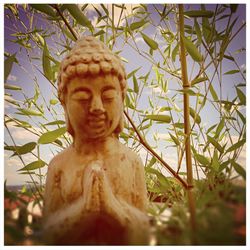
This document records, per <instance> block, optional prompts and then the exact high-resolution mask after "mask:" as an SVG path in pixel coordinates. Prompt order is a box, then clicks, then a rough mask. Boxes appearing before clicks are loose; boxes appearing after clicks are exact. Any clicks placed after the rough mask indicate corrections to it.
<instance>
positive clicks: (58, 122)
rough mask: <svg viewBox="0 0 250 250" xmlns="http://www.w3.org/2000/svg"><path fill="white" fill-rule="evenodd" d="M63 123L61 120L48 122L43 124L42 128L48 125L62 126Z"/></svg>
mask: <svg viewBox="0 0 250 250" xmlns="http://www.w3.org/2000/svg"><path fill="white" fill-rule="evenodd" d="M64 124H65V121H62V120H57V121H53V122H49V123H46V124H44V126H50V125H64Z"/></svg>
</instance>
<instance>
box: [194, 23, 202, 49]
mask: <svg viewBox="0 0 250 250" xmlns="http://www.w3.org/2000/svg"><path fill="white" fill-rule="evenodd" d="M194 28H195V32H196V35H197V45H200V44H201V42H202V35H201V30H200V26H199V24H198V22H197V20H196V19H195V20H194Z"/></svg>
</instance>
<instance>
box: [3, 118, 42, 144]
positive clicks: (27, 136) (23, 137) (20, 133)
mask: <svg viewBox="0 0 250 250" xmlns="http://www.w3.org/2000/svg"><path fill="white" fill-rule="evenodd" d="M15 124H16V123H14V122H10V123H7V125H8V128H9V131H10V134H11V136H12V137H13V139H14V140H15V143H17V144H20V143H21V144H24V143H27V142H30V141H37V139H38V136H37V135H35V134H33V133H31V132H29V131H27V130H26V129H24V128H21V127H16V126H14V125H15ZM31 130H33V131H40V130H41V129H40V128H38V127H33V129H31ZM5 133H6V134H5V136H6V137H7V136H8V137H9V134H8V132H7V131H6V130H5Z"/></svg>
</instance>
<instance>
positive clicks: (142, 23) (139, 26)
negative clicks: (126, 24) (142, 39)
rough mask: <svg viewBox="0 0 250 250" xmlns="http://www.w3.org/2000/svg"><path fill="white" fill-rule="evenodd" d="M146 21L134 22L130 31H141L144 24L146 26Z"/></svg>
mask: <svg viewBox="0 0 250 250" xmlns="http://www.w3.org/2000/svg"><path fill="white" fill-rule="evenodd" d="M145 23H146V22H145V20H141V21H139V22H133V23H131V24H130V29H131V30H136V29H139V28H141V27H142V26H143V25H144V24H145Z"/></svg>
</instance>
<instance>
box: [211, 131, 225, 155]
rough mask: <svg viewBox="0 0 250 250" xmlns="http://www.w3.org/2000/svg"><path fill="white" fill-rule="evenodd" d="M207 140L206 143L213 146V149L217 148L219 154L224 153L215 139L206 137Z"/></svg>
mask: <svg viewBox="0 0 250 250" xmlns="http://www.w3.org/2000/svg"><path fill="white" fill-rule="evenodd" d="M207 139H208V141H209V142H210V143H211V144H213V145H214V147H215V148H217V149H218V150H219V151H220V152H221V153H223V152H224V149H223V147H222V146H221V145H220V144H219V142H218V141H217V140H216V139H215V138H213V137H211V136H209V135H207Z"/></svg>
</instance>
